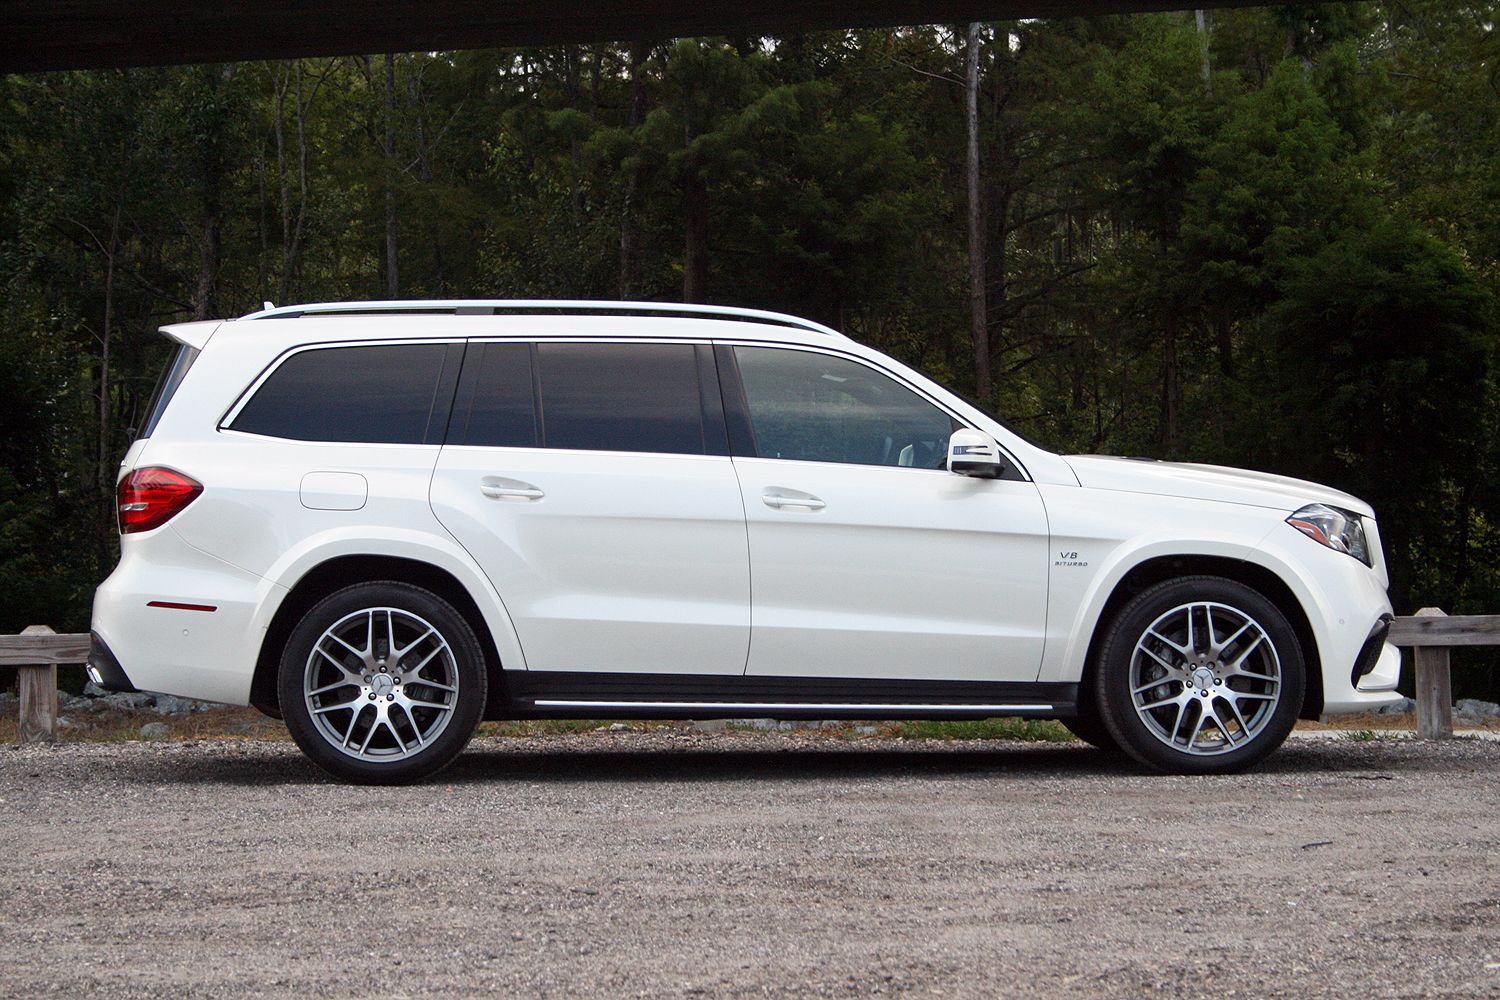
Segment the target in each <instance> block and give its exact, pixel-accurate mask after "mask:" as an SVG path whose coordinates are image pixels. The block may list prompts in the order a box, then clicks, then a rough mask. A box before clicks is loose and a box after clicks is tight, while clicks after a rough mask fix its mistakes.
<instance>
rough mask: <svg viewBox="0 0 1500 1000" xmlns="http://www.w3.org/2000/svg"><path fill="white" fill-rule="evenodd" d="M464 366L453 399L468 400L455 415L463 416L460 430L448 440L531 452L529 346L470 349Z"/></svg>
mask: <svg viewBox="0 0 1500 1000" xmlns="http://www.w3.org/2000/svg"><path fill="white" fill-rule="evenodd" d="M464 367H465V372H464V385H463V386H462V387H460V389H459V397H460V399H464V398H465V397H468V398H471V399H472V402H471V403H470V404H469V405H468V408H467V409H460V410H459V411H458V412H459V414H460V415H464V414H466V417H465V423H464V426H463V427H462V428H454V430H453V431H452V432H450V433H449V435H448V440H449V441H450V442H452V443H454V444H475V445H484V446H487V447H491V448H535V447H536V443H537V433H536V396H535V394H534V393H533V392H532V389H531V345H530V344H473V345H470V347H469V354H468V356H467V358H466V359H465V361H464ZM471 373H472V374H471ZM470 394H472V395H470Z"/></svg>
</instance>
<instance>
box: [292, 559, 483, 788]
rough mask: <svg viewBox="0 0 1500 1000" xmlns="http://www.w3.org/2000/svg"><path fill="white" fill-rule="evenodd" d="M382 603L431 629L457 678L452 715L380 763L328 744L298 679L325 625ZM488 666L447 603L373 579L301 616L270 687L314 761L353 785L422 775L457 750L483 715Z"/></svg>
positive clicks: (427, 593)
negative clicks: (417, 744) (432, 734)
mask: <svg viewBox="0 0 1500 1000" xmlns="http://www.w3.org/2000/svg"><path fill="white" fill-rule="evenodd" d="M386 607H388V608H396V609H399V610H402V611H407V612H410V613H411V614H414V615H416V616H418V617H420V618H422V619H424V620H425V621H426V622H427V623H428V624H430V625H431V626H432V627H434V628H436V629H437V630H438V632H439V634H440V635H441V636H442V637H443V639H445V640H446V641H447V643H448V647H449V649H450V650H451V651H452V653H453V659H454V663H455V665H456V668H457V671H458V680H459V683H458V698H457V703H456V705H455V707H454V709H453V715H452V717H450V718H449V720H448V724H447V725H446V726H445V727H444V728H443V731H442V732H441V733H439V734H438V736H437V738H436V739H434V740H433V741H432V742H431V743H429V744H428V745H427V746H426V747H424V748H423V749H421V750H419V751H418V752H417V753H415V754H412V755H411V756H409V757H404V758H402V759H400V760H397V761H391V762H388V763H381V762H375V761H365V760H358V759H356V758H354V757H350V756H349V755H348V754H345V753H343V752H342V751H340V750H339V749H338V748H337V747H334V746H332V745H330V744H329V743H328V741H327V740H326V739H325V738H324V736H323V735H322V734H321V733H320V732H319V731H318V728H317V726H316V724H315V723H314V721H313V719H312V715H311V713H310V712H309V710H308V707H307V701H306V698H305V697H304V695H303V685H304V672H305V670H306V668H307V660H308V657H309V656H310V655H311V652H312V646H313V643H315V642H316V641H317V640H318V638H319V637H320V636H321V635H322V634H323V632H324V630H325V629H327V628H328V627H329V626H331V625H333V624H334V623H335V622H338V621H339V620H341V619H343V618H344V617H346V616H347V615H350V614H353V613H355V612H358V611H362V610H365V609H367V608H386ZM487 672H488V671H487V668H486V665H485V658H484V652H483V650H482V649H481V647H480V645H479V640H478V639H477V638H476V637H475V635H474V630H473V628H471V627H470V625H469V623H468V621H467V620H466V619H465V618H464V616H463V615H461V614H460V613H459V612H458V611H457V610H455V609H454V608H453V606H452V605H451V604H449V603H448V602H447V601H445V600H443V599H442V598H441V597H439V596H438V595H436V594H434V593H432V592H431V591H428V590H424V589H422V588H421V587H417V586H413V585H412V584H408V583H399V582H396V581H376V582H370V583H359V584H355V585H353V586H350V587H345V588H344V589H343V590H339V591H336V592H335V593H333V594H330V595H329V596H328V597H325V598H324V599H323V600H321V601H319V602H318V603H317V604H315V605H313V607H312V608H311V609H310V610H309V611H308V612H307V613H306V614H305V615H303V616H302V620H301V621H299V622H298V623H297V626H296V627H295V628H294V629H292V633H291V635H290V636H288V637H287V641H286V645H285V646H284V647H283V648H282V652H281V662H280V665H279V669H278V673H277V685H276V690H277V696H278V699H279V701H280V705H281V714H282V717H283V718H284V719H285V721H286V727H287V731H288V732H290V733H291V736H292V739H293V740H295V741H296V743H297V746H298V747H300V748H301V749H302V752H303V753H305V754H306V755H307V756H308V758H309V759H311V760H312V761H313V763H315V764H317V765H318V766H319V767H321V768H322V769H323V770H325V771H327V772H328V773H330V774H332V775H333V776H334V777H337V778H341V779H343V780H345V781H351V782H355V783H358V784H405V783H408V782H413V781H420V780H421V779H423V778H426V777H429V776H430V775H432V774H434V773H436V772H437V771H439V770H441V769H442V768H444V767H446V766H447V765H448V764H450V763H452V761H453V759H454V758H456V757H457V756H458V755H459V754H460V753H461V752H462V751H463V748H464V747H465V746H466V745H467V744H468V742H469V740H470V738H471V737H472V736H473V735H474V730H475V729H476V728H477V727H478V725H479V721H480V718H481V716H482V715H483V713H484V706H485V700H486V695H487V689H488V684H487V680H488V677H487Z"/></svg>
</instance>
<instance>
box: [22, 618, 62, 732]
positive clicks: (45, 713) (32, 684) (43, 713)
mask: <svg viewBox="0 0 1500 1000" xmlns="http://www.w3.org/2000/svg"><path fill="white" fill-rule="evenodd" d="M21 634H22V635H53V634H54V633H53V631H52V630H51V629H50V628H48V627H47V626H45V625H31V626H28V627H27V629H26V630H25V631H24V632H22V633H21ZM16 680H17V682H18V683H17V687H18V689H19V694H20V699H21V728H20V732H19V733H18V738H19V739H20V741H21V742H22V743H45V742H50V741H52V740H55V739H57V664H55V663H33V664H26V665H23V666H19V667H17V668H16Z"/></svg>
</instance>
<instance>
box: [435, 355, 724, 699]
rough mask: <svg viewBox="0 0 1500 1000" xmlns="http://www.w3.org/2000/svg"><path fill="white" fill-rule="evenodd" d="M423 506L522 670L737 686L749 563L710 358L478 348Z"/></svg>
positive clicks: (467, 366) (466, 370)
mask: <svg viewBox="0 0 1500 1000" xmlns="http://www.w3.org/2000/svg"><path fill="white" fill-rule="evenodd" d="M431 496H432V507H433V510H434V511H435V512H436V514H437V516H438V519H439V520H440V521H441V522H442V524H443V525H444V526H445V527H446V528H447V529H448V531H449V532H451V533H452V534H453V536H454V537H455V538H457V539H458V541H459V542H460V543H461V544H462V545H463V546H464V547H465V548H466V549H467V550H468V551H469V553H470V554H471V555H472V556H473V557H474V558H475V560H476V561H477V562H478V563H479V564H480V566H481V567H483V569H484V572H485V573H486V574H488V576H489V578H490V580H491V582H492V583H493V584H494V585H495V589H496V590H497V591H498V592H499V594H500V597H501V600H502V601H503V602H504V603H505V607H506V610H507V611H508V612H509V614H510V617H511V620H512V622H513V623H514V625H515V628H516V632H517V633H518V635H519V637H520V640H521V646H522V649H523V651H524V653H525V656H526V666H527V668H528V669H530V670H534V671H617V672H630V673H645V674H660V673H697V674H739V673H743V671H744V669H745V661H746V656H747V651H748V648H749V637H750V569H749V552H748V546H747V543H746V539H745V514H744V508H743V505H742V504H741V501H740V492H739V485H738V481H737V479H736V478H735V474H734V469H733V466H732V465H731V463H730V459H729V457H728V448H727V442H726V437H725V430H724V419H723V410H722V405H721V402H720V398H719V393H718V383H717V378H716V375H715V373H714V368H713V357H712V353H711V350H710V348H708V347H706V346H699V345H693V344H686V343H620V342H608V343H598V342H578V341H557V342H542V343H535V344H533V343H515V342H474V343H472V344H471V345H470V348H469V353H468V356H467V357H466V359H465V365H464V373H463V377H462V379H461V382H460V385H459V391H458V397H457V400H456V402H455V406H454V415H453V420H452V423H451V424H450V427H449V434H448V442H447V444H446V445H445V446H444V448H443V450H442V454H441V455H440V457H439V459H438V463H437V469H436V472H435V474H434V476H433V481H432V493H431Z"/></svg>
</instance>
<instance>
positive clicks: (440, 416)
mask: <svg viewBox="0 0 1500 1000" xmlns="http://www.w3.org/2000/svg"><path fill="white" fill-rule="evenodd" d="M462 351H463V348H462V347H461V346H458V345H446V344H393V345H390V346H378V347H334V348H319V349H315V350H310V351H302V352H301V353H299V354H294V355H292V356H291V357H290V358H287V359H286V360H285V361H284V362H282V364H281V366H280V367H278V368H277V369H276V370H275V371H274V372H272V373H271V377H270V378H268V379H266V381H265V382H264V383H262V385H261V387H260V388H259V389H258V390H256V393H255V396H254V397H253V398H252V399H251V400H250V401H249V402H248V403H246V404H245V408H244V409H242V410H241V411H240V414H239V416H237V417H235V419H234V423H233V424H232V425H231V426H232V427H233V429H234V430H237V431H248V432H249V433H251V434H266V435H269V436H271V437H282V438H292V439H294V440H297V441H352V442H370V443H384V444H421V443H423V442H424V441H428V440H430V441H434V442H440V441H441V440H442V435H443V429H444V425H445V424H446V423H447V419H448V406H449V404H450V402H451V401H452V394H453V390H452V385H453V379H454V377H455V376H456V369H457V367H458V364H457V362H458V359H459V358H460V357H461V356H462ZM450 352H451V357H450ZM445 375H446V377H445ZM445 389H446V391H444V390H445Z"/></svg>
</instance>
